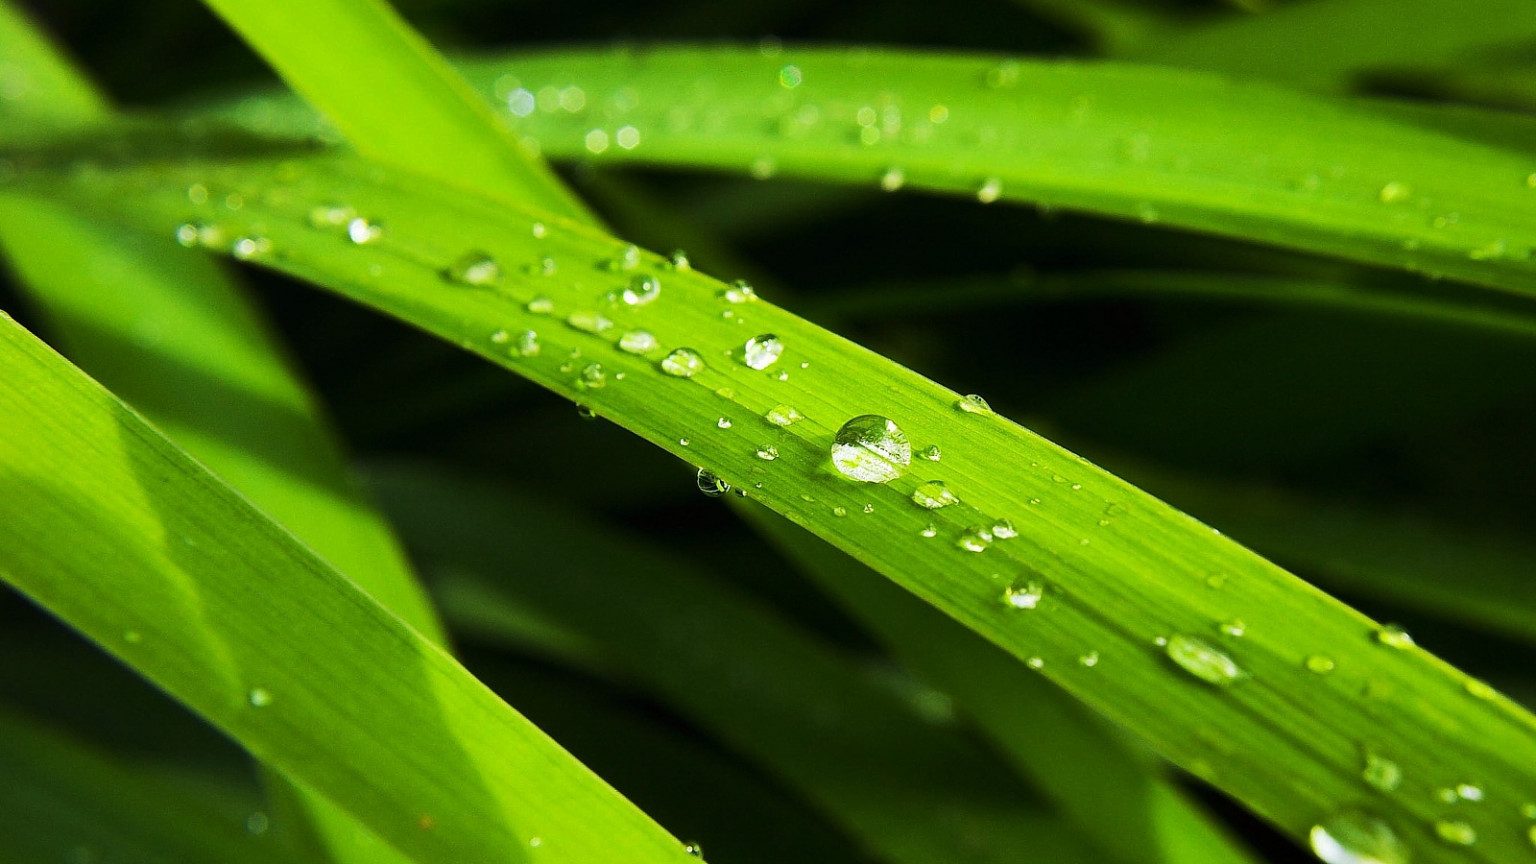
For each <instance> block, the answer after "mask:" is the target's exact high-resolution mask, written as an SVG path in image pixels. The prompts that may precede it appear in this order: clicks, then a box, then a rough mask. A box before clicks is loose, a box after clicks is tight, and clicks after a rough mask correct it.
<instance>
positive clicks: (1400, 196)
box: [1376, 180, 1413, 204]
mask: <svg viewBox="0 0 1536 864" xmlns="http://www.w3.org/2000/svg"><path fill="white" fill-rule="evenodd" d="M1412 194H1413V190H1412V189H1411V188H1409V186H1408V184H1406V183H1402V182H1399V181H1397V180H1393V181H1391V182H1389V183H1387V184H1386V185H1385V186H1382V187H1381V191H1380V192H1377V193H1376V197H1377V198H1378V199H1380V200H1381V203H1383V204H1399V203H1402V202H1403V201H1407V200H1408V197H1409V196H1410V195H1412Z"/></svg>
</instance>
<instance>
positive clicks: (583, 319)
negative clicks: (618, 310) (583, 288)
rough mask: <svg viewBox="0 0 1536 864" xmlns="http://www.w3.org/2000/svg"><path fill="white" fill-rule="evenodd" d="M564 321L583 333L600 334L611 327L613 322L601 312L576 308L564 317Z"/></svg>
mask: <svg viewBox="0 0 1536 864" xmlns="http://www.w3.org/2000/svg"><path fill="white" fill-rule="evenodd" d="M565 323H567V324H569V325H571V326H572V327H574V328H576V329H577V330H580V331H582V332H583V333H597V334H601V333H603V332H604V331H607V330H611V329H613V322H612V321H609V320H608V319H607V318H606V317H605V316H603V315H602V313H599V312H590V311H587V310H577V311H575V312H572V313H571V314H570V315H569V316H567V317H566V319H565Z"/></svg>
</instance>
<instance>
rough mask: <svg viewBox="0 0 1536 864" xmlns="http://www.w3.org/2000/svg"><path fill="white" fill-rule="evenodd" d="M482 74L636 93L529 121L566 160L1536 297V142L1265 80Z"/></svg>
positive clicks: (828, 69)
mask: <svg viewBox="0 0 1536 864" xmlns="http://www.w3.org/2000/svg"><path fill="white" fill-rule="evenodd" d="M463 68H465V71H466V74H467V75H468V77H469V79H470V80H471V81H472V82H474V83H475V84H476V85H477V86H479V87H480V88H481V89H482V91H484V92H494V90H495V86H496V85H495V82H496V81H497V79H498V78H499V77H500V75H501V72H502V71H503V70H505V69H508V68H515V70H516V74H517V76H518V78H519V80H520V81H521V82H522V85H521V86H522V87H523V88H524V89H525V90H527V89H530V88H531V89H538V88H542V87H544V86H546V85H549V84H550V83H551V82H554V81H556V80H558V81H560V82H565V83H566V84H567V85H569V84H570V82H572V81H574V82H576V84H575V85H571V86H580V87H582V88H584V89H585V90H587V91H589V92H612V91H614V90H617V89H620V88H629V90H632V91H634V92H635V93H637V94H639V98H638V99H637V100H631V101H627V102H625V103H623V104H622V105H605V106H603V107H602V110H601V112H600V113H599V114H598V115H597V116H588V115H586V114H584V115H582V116H580V117H576V116H574V115H569V114H566V113H554V112H545V111H531V112H528V113H526V115H525V116H521V117H518V118H516V122H517V124H518V128H519V129H520V130H521V131H523V132H524V133H525V134H526V135H528V136H530V137H532V138H534V139H535V140H537V141H538V142H539V145H540V148H541V151H542V152H543V153H545V154H547V155H549V156H550V157H552V158H578V157H579V158H582V159H586V160H591V161H594V162H610V163H614V164H620V163H624V164H628V163H634V164H649V165H671V166H677V167H690V168H708V169H714V170H727V171H733V172H742V173H749V172H750V173H755V174H756V175H758V176H765V175H773V176H784V177H799V178H814V179H818V180H823V181H835V182H842V183H855V184H863V185H867V186H868V187H869V188H877V187H879V188H885V189H888V190H897V189H901V188H913V189H923V190H930V191H940V192H947V193H960V194H966V195H971V196H974V197H975V198H977V199H978V200H979V201H981V202H982V203H987V202H992V201H1009V200H1016V201H1029V202H1034V203H1042V204H1047V205H1051V206H1056V207H1063V208H1069V209H1077V210H1082V211H1085V212H1090V213H1096V214H1100V215H1105V216H1114V217H1119V218H1128V219H1137V220H1140V221H1143V222H1148V223H1157V224H1163V225H1168V226H1172V227H1177V228H1187V229H1193V230H1198V231H1203V232H1208V233H1212V234H1217V235H1221V236H1227V237H1238V238H1243V239H1248V240H1255V241H1259V242H1263V243H1268V244H1274V245H1278V246H1284V247H1288V248H1292V249H1301V250H1305V251H1310V252H1319V253H1324V254H1328V255H1334V256H1338V257H1342V258H1346V259H1350V260H1355V261H1363V262H1366V263H1371V264H1378V265H1384V266H1391V267H1399V268H1403V269H1407V270H1410V271H1417V272H1424V273H1427V274H1432V275H1441V276H1445V277H1449V278H1454V279H1459V280H1464V281H1468V282H1472V283H1475V284H1480V285H1486V286H1492V287H1499V288H1504V289H1507V290H1513V291H1518V292H1521V293H1525V294H1530V293H1532V292H1533V291H1536V271H1533V268H1532V264H1531V261H1530V255H1529V250H1530V249H1531V248H1532V247H1533V246H1536V217H1532V215H1531V214H1532V212H1533V211H1532V208H1531V207H1530V200H1531V197H1532V192H1531V189H1530V187H1529V186H1528V185H1527V182H1526V177H1527V175H1529V174H1531V169H1532V167H1533V162H1532V159H1531V157H1530V156H1528V155H1526V154H1525V153H1518V152H1509V151H1504V150H1500V149H1496V148H1491V147H1488V146H1485V145H1481V144H1478V143H1476V142H1473V141H1466V140H1460V139H1457V138H1455V137H1452V136H1449V135H1445V134H1441V133H1435V132H1432V131H1430V130H1428V129H1424V128H1415V127H1413V126H1409V125H1405V124H1403V123H1402V122H1400V121H1397V120H1395V119H1393V118H1391V117H1388V116H1384V115H1381V114H1378V113H1376V112H1374V111H1372V110H1370V109H1369V108H1368V107H1364V106H1362V105H1360V104H1357V103H1353V102H1348V103H1345V102H1339V101H1336V100H1329V99H1325V98H1320V97H1314V96H1306V95H1302V94H1298V93H1293V92H1289V91H1285V90H1281V89H1278V88H1274V87H1271V86H1269V85H1266V84H1263V83H1246V82H1234V81H1232V80H1229V79H1227V78H1225V77H1222V76H1218V75H1212V74H1205V73H1199V72H1190V71H1183V70H1173V69H1164V68H1155V67H1133V66H1124V65H1116V64H1096V63H1071V64H1068V63H1055V62H1046V61H1031V60H1018V59H1009V58H1002V57H996V58H977V57H952V56H943V55H935V54H925V53H918V52H911V51H873V50H861V51H858V52H850V51H847V50H845V49H821V50H809V49H807V50H800V49H795V50H789V49H786V50H785V51H783V52H782V53H781V54H779V55H777V56H774V57H769V58H765V57H762V56H760V55H759V54H758V52H756V51H745V50H735V49H700V48H678V47H669V48H660V49H656V50H650V51H643V52H635V51H628V52H626V53H618V52H612V51H594V52H577V51H561V52H554V53H550V54H545V55H528V56H521V57H519V58H518V59H517V60H516V62H515V65H513V64H509V63H505V62H503V63H501V64H498V63H496V62H494V61H489V62H487V61H481V62H476V63H474V64H472V65H467V66H465V67H463ZM626 92H627V91H626ZM502 104H504V105H510V106H511V108H510V113H511V114H513V115H517V114H519V113H521V111H520V109H519V108H518V105H515V104H512V101H511V100H507V101H504V102H503V103H502ZM519 104H521V103H519ZM882 111H883V112H884V113H881V112H882ZM689 116H694V117H702V116H708V117H710V118H711V120H710V123H709V124H702V123H684V122H682V121H681V120H679V119H678V118H686V117H689ZM669 118H671V119H669ZM594 124H598V126H599V128H600V129H611V130H613V133H612V136H611V137H612V138H613V139H614V141H618V138H619V137H620V136H619V133H620V132H623V131H624V130H633V131H632V132H628V133H626V136H625V142H628V143H631V144H633V146H623V143H618V144H613V145H609V146H604V147H601V148H597V147H592V146H589V142H588V140H587V136H588V133H589V132H591V131H592V130H593V128H594ZM716 130H722V131H716ZM604 135H605V139H604V141H605V142H606V140H607V137H606V136H608V133H606V132H605V133H604ZM978 142H980V143H978Z"/></svg>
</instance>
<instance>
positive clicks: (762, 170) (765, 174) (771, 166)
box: [747, 156, 779, 180]
mask: <svg viewBox="0 0 1536 864" xmlns="http://www.w3.org/2000/svg"><path fill="white" fill-rule="evenodd" d="M747 173H749V174H751V175H752V179H754V180H768V179H771V178H772V177H773V175H775V174H777V173H779V163H778V162H777V161H776V160H775V159H774V158H773V157H772V156H759V157H757V158H756V159H753V160H752V164H751V165H749V166H747Z"/></svg>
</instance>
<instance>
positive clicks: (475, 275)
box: [447, 251, 501, 287]
mask: <svg viewBox="0 0 1536 864" xmlns="http://www.w3.org/2000/svg"><path fill="white" fill-rule="evenodd" d="M447 275H448V278H449V279H451V280H453V281H454V282H462V283H463V284H465V285H474V286H476V287H485V286H487V285H494V284H495V283H496V280H498V279H500V278H501V265H499V264H497V263H496V259H495V258H492V257H491V256H490V255H488V254H487V253H485V252H480V251H471V252H465V253H464V254H463V255H462V256H460V257H459V259H458V260H456V261H454V262H453V263H452V264H450V265H449V266H448V271H447Z"/></svg>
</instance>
